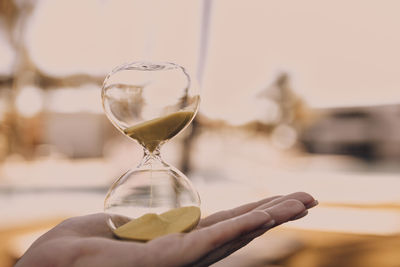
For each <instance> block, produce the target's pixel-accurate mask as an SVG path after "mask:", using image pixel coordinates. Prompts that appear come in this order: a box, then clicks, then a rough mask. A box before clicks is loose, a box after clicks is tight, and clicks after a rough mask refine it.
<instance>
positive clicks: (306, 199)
mask: <svg viewBox="0 0 400 267" xmlns="http://www.w3.org/2000/svg"><path fill="white" fill-rule="evenodd" d="M289 199H293V200H297V201H300V202H301V203H302V204H303V205H304V206H305V207H306V208H307V209H309V208H312V207H314V206H315V205H317V204H318V201H316V200H315V199H314V198H313V197H312V196H311V195H310V194H308V193H305V192H296V193H292V194H289V195H286V196H282V197H279V198H275V199H273V200H271V201H270V202H268V203H265V204H262V205H260V206H258V207H257V208H256V209H260V210H264V209H266V208H269V207H272V206H274V205H276V204H278V203H281V202H284V201H286V200H289Z"/></svg>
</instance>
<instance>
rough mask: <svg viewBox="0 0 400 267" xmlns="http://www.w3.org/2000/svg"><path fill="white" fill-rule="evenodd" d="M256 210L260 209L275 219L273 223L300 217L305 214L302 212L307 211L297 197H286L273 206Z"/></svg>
mask: <svg viewBox="0 0 400 267" xmlns="http://www.w3.org/2000/svg"><path fill="white" fill-rule="evenodd" d="M256 210H262V211H264V212H266V213H268V214H269V215H270V216H271V217H272V219H273V220H274V221H275V225H279V224H282V223H285V222H287V221H291V220H295V219H298V218H301V217H303V216H305V215H306V214H304V213H305V212H307V209H306V207H305V206H304V204H303V203H302V202H301V201H299V200H297V199H287V200H284V201H283V202H279V203H277V204H275V205H273V206H268V207H265V208H264V209H259V208H257V209H256Z"/></svg>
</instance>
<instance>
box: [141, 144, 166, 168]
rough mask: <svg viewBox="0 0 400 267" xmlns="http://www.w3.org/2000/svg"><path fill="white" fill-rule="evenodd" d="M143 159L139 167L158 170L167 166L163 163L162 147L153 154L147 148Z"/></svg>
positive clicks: (144, 150)
mask: <svg viewBox="0 0 400 267" xmlns="http://www.w3.org/2000/svg"><path fill="white" fill-rule="evenodd" d="M143 152H144V153H143V159H142V162H140V164H139V166H138V167H147V168H151V169H154V168H157V167H163V166H165V165H166V164H165V163H164V162H163V160H162V159H161V156H160V147H157V148H156V149H154V150H153V151H152V152H150V151H149V150H147V149H146V148H144V149H143Z"/></svg>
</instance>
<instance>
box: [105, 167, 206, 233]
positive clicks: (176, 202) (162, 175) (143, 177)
mask: <svg viewBox="0 0 400 267" xmlns="http://www.w3.org/2000/svg"><path fill="white" fill-rule="evenodd" d="M199 206H200V198H199V195H198V193H197V191H196V190H195V189H194V187H193V185H192V183H191V182H190V181H189V180H188V179H187V178H186V177H185V175H184V174H182V173H181V172H180V171H178V170H177V169H175V168H174V167H172V166H169V165H167V164H165V163H164V162H162V164H159V166H157V167H155V166H154V164H149V165H144V166H141V167H139V168H137V169H135V170H130V171H128V172H126V173H125V174H124V175H122V176H121V177H120V178H119V179H118V180H117V181H116V182H115V183H114V184H113V185H112V187H111V188H110V190H109V192H108V194H107V196H106V199H105V202H104V210H105V212H106V213H108V214H109V215H110V217H109V220H108V224H109V226H110V228H111V229H112V230H113V232H114V233H115V235H116V236H118V237H120V238H123V239H131V240H139V241H146V240H151V239H153V238H155V237H158V236H161V235H164V234H168V233H176V232H187V231H190V230H191V229H193V228H194V227H195V226H196V225H197V223H198V221H199V218H200V208H199Z"/></svg>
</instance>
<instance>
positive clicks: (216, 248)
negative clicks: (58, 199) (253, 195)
mask: <svg viewBox="0 0 400 267" xmlns="http://www.w3.org/2000/svg"><path fill="white" fill-rule="evenodd" d="M315 205H317V201H315V200H314V198H313V197H312V196H310V195H309V194H307V193H303V192H298V193H293V194H290V195H286V196H276V197H271V198H266V199H263V200H260V201H257V202H253V203H249V204H246V205H243V206H240V207H237V208H234V209H231V210H226V211H221V212H217V213H215V214H213V215H210V216H209V217H207V218H205V219H202V220H201V221H200V223H199V225H198V226H197V228H196V229H195V230H193V231H192V232H190V233H180V234H170V235H166V236H163V237H160V238H157V239H154V240H152V241H149V242H147V243H139V242H132V241H122V240H118V239H115V237H114V235H113V233H112V232H111V230H110V229H109V227H108V226H107V223H106V221H107V218H108V215H107V214H104V213H98V214H92V215H86V216H81V217H74V218H71V219H67V220H66V221H64V222H62V223H60V224H59V225H57V226H56V227H54V228H53V229H51V230H50V231H49V232H47V233H46V234H44V235H43V236H41V237H40V238H39V239H38V240H36V241H35V242H34V243H33V244H32V246H31V247H30V248H29V249H28V251H27V252H26V253H25V254H24V256H23V257H22V258H21V259H20V260H19V261H18V263H17V265H16V266H17V267H23V266H60V267H61V266H73V267H76V266H85V267H86V266H98V267H102V266H107V267H109V266H116V267H117V266H118V267H119V266H121V267H122V266H123V267H125V266H185V265H190V266H208V265H210V264H212V263H214V262H216V261H218V260H221V259H222V258H224V257H226V256H228V255H230V254H231V253H233V252H234V251H236V250H238V249H240V248H241V247H243V246H245V245H246V244H248V243H249V242H250V241H252V240H253V239H254V238H256V237H258V236H260V235H262V234H263V233H265V232H266V231H268V230H269V229H271V228H273V227H275V226H277V225H280V224H282V223H285V222H287V221H290V220H294V219H299V218H301V217H303V216H305V215H306V214H307V209H309V208H311V207H313V206H315Z"/></svg>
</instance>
